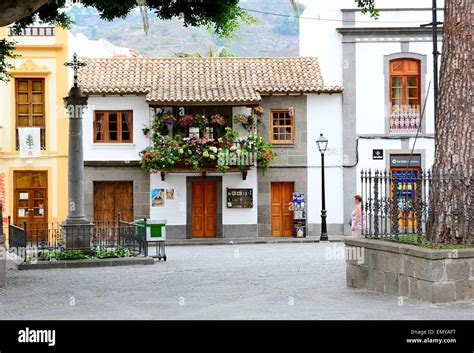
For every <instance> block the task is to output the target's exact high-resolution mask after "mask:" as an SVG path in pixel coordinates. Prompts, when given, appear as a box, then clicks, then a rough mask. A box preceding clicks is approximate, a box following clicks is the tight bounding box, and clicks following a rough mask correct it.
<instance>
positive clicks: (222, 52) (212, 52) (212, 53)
mask: <svg viewBox="0 0 474 353" xmlns="http://www.w3.org/2000/svg"><path fill="white" fill-rule="evenodd" d="M174 56H176V57H178V58H230V57H235V55H234V54H232V53H231V52H230V50H229V48H227V47H226V46H225V45H224V46H222V47H214V48H213V47H209V48H208V50H207V54H206V55H205V56H203V55H201V53H199V52H198V51H195V52H194V53H191V54H190V53H183V52H178V53H175V54H174Z"/></svg>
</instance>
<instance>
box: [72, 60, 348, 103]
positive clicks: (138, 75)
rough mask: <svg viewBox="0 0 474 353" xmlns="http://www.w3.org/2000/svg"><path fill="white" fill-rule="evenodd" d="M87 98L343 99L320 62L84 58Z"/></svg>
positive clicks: (81, 75)
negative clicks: (337, 95) (327, 82)
mask: <svg viewBox="0 0 474 353" xmlns="http://www.w3.org/2000/svg"><path fill="white" fill-rule="evenodd" d="M82 60H83V61H85V62H86V63H87V66H85V67H83V68H81V69H80V71H79V84H80V86H81V87H82V89H83V90H84V92H85V93H87V94H90V95H95V94H146V101H147V102H149V103H158V104H164V103H188V104H199V103H258V102H259V101H260V100H261V96H260V94H269V93H340V92H342V87H340V86H325V85H324V82H323V78H322V75H321V72H320V69H319V64H318V59H317V58H304V57H287V58H202V59H201V58H199V59H188V58H186V59H183V58H148V57H137V58H112V59H91V58H83V59H82Z"/></svg>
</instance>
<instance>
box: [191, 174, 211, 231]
mask: <svg viewBox="0 0 474 353" xmlns="http://www.w3.org/2000/svg"><path fill="white" fill-rule="evenodd" d="M191 188H192V236H193V237H196V238H211V237H215V236H216V233H217V232H216V230H217V184H216V182H214V181H205V182H194V183H192V185H191Z"/></svg>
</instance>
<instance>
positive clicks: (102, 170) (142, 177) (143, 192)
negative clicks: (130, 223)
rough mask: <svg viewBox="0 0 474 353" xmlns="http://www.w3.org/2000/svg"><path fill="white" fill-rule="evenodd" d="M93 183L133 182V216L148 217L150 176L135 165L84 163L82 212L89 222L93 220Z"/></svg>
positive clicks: (137, 217)
mask: <svg viewBox="0 0 474 353" xmlns="http://www.w3.org/2000/svg"><path fill="white" fill-rule="evenodd" d="M94 181H133V216H134V218H135V219H139V218H149V217H150V200H149V197H150V196H149V195H150V175H149V174H148V173H147V172H145V171H143V170H142V169H140V167H139V166H138V164H137V163H132V162H131V163H128V164H126V163H123V162H114V163H107V162H86V163H85V168H84V211H85V214H86V217H87V218H88V219H90V220H93V219H94Z"/></svg>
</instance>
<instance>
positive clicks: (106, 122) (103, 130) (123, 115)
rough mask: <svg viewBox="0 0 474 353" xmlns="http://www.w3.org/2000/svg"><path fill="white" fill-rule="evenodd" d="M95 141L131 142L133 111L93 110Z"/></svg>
mask: <svg viewBox="0 0 474 353" xmlns="http://www.w3.org/2000/svg"><path fill="white" fill-rule="evenodd" d="M94 142H95V143H132V142H133V112H132V111H131V110H121V111H99V110H97V111H95V112H94Z"/></svg>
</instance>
